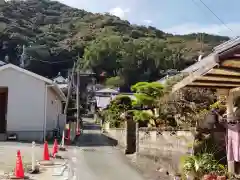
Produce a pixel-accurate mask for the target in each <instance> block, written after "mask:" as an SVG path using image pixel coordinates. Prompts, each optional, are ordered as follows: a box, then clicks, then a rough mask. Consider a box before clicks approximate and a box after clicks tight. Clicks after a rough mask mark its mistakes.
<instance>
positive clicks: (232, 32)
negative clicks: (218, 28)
mask: <svg viewBox="0 0 240 180" xmlns="http://www.w3.org/2000/svg"><path fill="white" fill-rule="evenodd" d="M192 1H194V0H192ZM199 1H200V2H201V3H202V4H203V5H204V6H205V7H206V8H207V9H208V10H209V11H210V12H211V13H212V14H213V15H214V16H215V17H216V18H217V19H218V20H219V21H220V22H221V23H222V24H223V25H224V26H225V27H226V28H227V29H229V30H230V31H231V32H232V33H234V31H233V30H232V29H231V28H229V27H228V26H227V25H226V23H225V22H224V21H223V20H222V19H221V18H220V17H219V16H218V15H217V14H216V13H214V12H213V10H211V8H210V7H208V5H207V4H205V3H204V2H203V1H202V0H199Z"/></svg>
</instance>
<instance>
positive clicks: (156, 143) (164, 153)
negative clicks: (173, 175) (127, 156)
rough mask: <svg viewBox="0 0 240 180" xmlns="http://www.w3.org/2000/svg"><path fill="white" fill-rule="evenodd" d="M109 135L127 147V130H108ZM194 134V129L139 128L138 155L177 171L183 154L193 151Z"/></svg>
mask: <svg viewBox="0 0 240 180" xmlns="http://www.w3.org/2000/svg"><path fill="white" fill-rule="evenodd" d="M106 131H107V133H108V135H109V136H110V137H111V138H113V139H115V140H117V141H118V144H119V145H120V146H122V147H126V130H125V129H124V128H122V129H118V128H116V129H112V128H109V129H107V130H106ZM193 141H194V136H193V133H192V129H185V130H169V129H159V128H153V129H149V128H139V129H138V140H137V142H138V144H137V145H138V148H137V149H138V155H139V156H144V157H148V158H150V159H152V160H153V161H154V163H159V165H161V166H164V168H166V169H168V170H169V169H171V170H174V171H177V169H178V168H179V163H180V159H181V157H182V156H184V155H187V154H189V153H191V152H192V145H193Z"/></svg>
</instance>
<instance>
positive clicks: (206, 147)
mask: <svg viewBox="0 0 240 180" xmlns="http://www.w3.org/2000/svg"><path fill="white" fill-rule="evenodd" d="M182 78H183V75H178V76H174V77H171V78H169V79H168V80H167V81H166V83H164V84H160V83H158V82H138V83H137V84H135V85H133V86H132V87H131V91H132V92H134V98H131V97H129V96H128V95H118V96H116V97H115V98H114V99H113V100H112V101H111V102H110V104H109V105H108V107H107V108H106V109H104V110H102V111H98V116H99V117H101V118H102V119H103V120H104V122H109V123H110V127H111V128H124V126H125V121H126V117H131V118H132V119H133V120H134V121H136V122H138V124H139V127H148V128H171V129H173V130H174V129H184V128H186V127H193V128H194V129H195V131H194V132H193V133H194V136H195V140H194V143H193V144H192V145H191V146H192V149H193V151H192V154H189V155H187V156H184V157H182V160H181V163H180V164H181V167H179V173H177V174H176V176H181V179H189V178H191V179H196V180H198V179H199V180H200V179H205V180H207V179H212V180H213V179H218V180H220V179H227V177H229V176H230V175H229V174H228V172H227V168H226V165H225V164H226V157H225V155H223V154H226V152H224V151H222V149H221V148H220V147H218V144H217V143H215V139H214V137H213V135H214V133H212V131H211V130H212V129H213V128H215V124H216V123H217V121H216V119H215V118H216V116H217V115H219V114H220V115H222V114H224V113H225V111H226V107H225V104H224V101H219V100H218V99H217V96H216V92H215V91H214V90H210V89H198V88H183V89H181V90H180V91H178V92H176V93H174V94H172V93H171V89H172V86H173V85H174V84H175V83H176V82H178V81H179V80H181V79H182ZM215 112H217V113H215ZM206 118H207V119H210V120H208V123H205V120H206ZM211 119H212V120H211ZM218 150H219V151H218Z"/></svg>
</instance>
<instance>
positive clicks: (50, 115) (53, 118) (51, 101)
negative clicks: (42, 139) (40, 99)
mask: <svg viewBox="0 0 240 180" xmlns="http://www.w3.org/2000/svg"><path fill="white" fill-rule="evenodd" d="M47 98H48V100H47V113H46V116H47V119H46V120H47V126H46V129H47V131H52V130H53V129H54V128H56V127H57V120H58V115H59V114H61V112H62V103H61V101H60V100H59V97H58V96H57V95H56V93H55V92H54V91H53V90H52V89H51V88H48V97H47Z"/></svg>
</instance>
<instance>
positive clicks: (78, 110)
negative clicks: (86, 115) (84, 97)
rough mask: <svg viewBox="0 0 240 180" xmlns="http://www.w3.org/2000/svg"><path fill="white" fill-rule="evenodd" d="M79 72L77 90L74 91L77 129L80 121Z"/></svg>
mask: <svg viewBox="0 0 240 180" xmlns="http://www.w3.org/2000/svg"><path fill="white" fill-rule="evenodd" d="M79 76H80V74H79V71H77V92H76V94H77V95H76V105H77V131H78V130H79V121H80V117H79V116H80V109H79V105H80V104H79V93H80V91H79V88H80V87H79V86H80V77H79Z"/></svg>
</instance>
